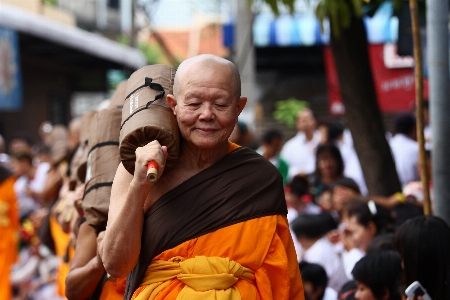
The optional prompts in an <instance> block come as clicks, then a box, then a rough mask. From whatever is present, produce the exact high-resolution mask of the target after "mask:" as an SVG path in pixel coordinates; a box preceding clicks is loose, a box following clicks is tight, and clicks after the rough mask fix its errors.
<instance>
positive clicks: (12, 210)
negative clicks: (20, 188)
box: [0, 166, 19, 299]
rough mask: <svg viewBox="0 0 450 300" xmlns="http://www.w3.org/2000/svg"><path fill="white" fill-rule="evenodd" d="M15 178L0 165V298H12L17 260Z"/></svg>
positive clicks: (17, 220)
mask: <svg viewBox="0 0 450 300" xmlns="http://www.w3.org/2000/svg"><path fill="white" fill-rule="evenodd" d="M14 182H15V178H14V177H13V176H12V174H11V172H10V171H9V170H7V169H6V168H5V167H3V166H0V299H12V286H11V281H10V276H11V266H12V265H13V264H14V263H15V262H16V260H17V254H18V251H19V249H18V228H19V211H18V207H17V199H16V195H15V192H14Z"/></svg>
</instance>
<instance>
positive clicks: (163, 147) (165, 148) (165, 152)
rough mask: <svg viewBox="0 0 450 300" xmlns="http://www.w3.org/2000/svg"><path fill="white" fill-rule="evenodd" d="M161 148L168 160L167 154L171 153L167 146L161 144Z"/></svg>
mask: <svg viewBox="0 0 450 300" xmlns="http://www.w3.org/2000/svg"><path fill="white" fill-rule="evenodd" d="M161 149H162V151H163V155H164V160H166V159H167V156H169V153H168V152H167V146H161Z"/></svg>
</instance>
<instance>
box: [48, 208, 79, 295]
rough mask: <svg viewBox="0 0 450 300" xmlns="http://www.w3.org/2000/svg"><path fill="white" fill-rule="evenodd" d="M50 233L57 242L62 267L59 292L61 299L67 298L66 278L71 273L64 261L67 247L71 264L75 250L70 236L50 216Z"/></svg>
mask: <svg viewBox="0 0 450 300" xmlns="http://www.w3.org/2000/svg"><path fill="white" fill-rule="evenodd" d="M50 232H51V234H52V237H53V240H54V241H55V252H56V256H58V257H59V259H60V265H59V268H58V275H57V279H56V283H57V292H58V295H60V296H61V297H65V296H66V277H67V274H69V271H70V264H69V263H68V262H65V261H64V260H63V258H64V256H65V255H66V253H67V247H70V249H69V262H70V259H72V257H73V254H74V252H75V251H74V249H73V247H72V246H69V244H70V234H69V233H65V232H64V231H63V230H62V228H61V225H60V224H59V223H58V221H57V220H56V218H55V217H54V216H50Z"/></svg>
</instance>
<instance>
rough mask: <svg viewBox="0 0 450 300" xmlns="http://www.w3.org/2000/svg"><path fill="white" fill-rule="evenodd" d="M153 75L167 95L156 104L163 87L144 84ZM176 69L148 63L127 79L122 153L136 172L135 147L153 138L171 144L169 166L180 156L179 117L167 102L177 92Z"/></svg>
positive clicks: (121, 134) (153, 80) (124, 164)
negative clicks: (155, 87)
mask: <svg viewBox="0 0 450 300" xmlns="http://www.w3.org/2000/svg"><path fill="white" fill-rule="evenodd" d="M146 77H148V78H151V79H152V83H158V84H160V85H161V86H162V87H163V89H164V91H165V93H164V96H163V97H162V98H160V99H158V100H156V101H155V102H153V103H152V104H150V105H148V107H147V104H148V103H149V102H150V101H153V100H155V97H156V96H157V95H158V94H159V93H160V91H158V90H155V89H151V88H150V87H148V86H145V87H143V88H140V89H139V87H141V86H142V85H144V83H145V78H146ZM174 77H175V69H173V68H171V67H168V66H165V65H151V66H145V67H143V68H141V69H139V70H137V71H136V72H134V73H133V74H131V76H130V78H129V79H128V81H127V86H126V87H127V88H126V95H127V96H128V95H130V93H132V92H133V91H135V90H136V89H137V90H136V91H135V92H133V93H132V94H131V95H130V96H129V97H128V98H127V99H126V100H125V103H124V106H123V110H122V125H121V126H122V128H121V130H120V157H121V160H122V164H123V166H124V167H125V169H126V170H127V171H128V172H130V174H134V164H135V161H136V154H135V150H136V148H138V147H142V146H145V145H146V144H148V143H149V142H151V141H153V140H158V141H159V142H160V143H161V144H162V145H164V146H167V152H168V157H167V167H168V168H170V166H171V163H172V162H173V161H174V160H175V159H176V158H178V154H179V145H180V134H179V130H178V124H177V121H176V118H175V116H174V114H173V112H172V110H171V109H170V108H169V106H168V105H167V102H166V96H167V94H172V93H173V81H174Z"/></svg>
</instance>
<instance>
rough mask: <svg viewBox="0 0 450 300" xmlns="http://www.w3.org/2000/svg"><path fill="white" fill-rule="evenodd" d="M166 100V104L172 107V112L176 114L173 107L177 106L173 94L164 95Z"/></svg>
mask: <svg viewBox="0 0 450 300" xmlns="http://www.w3.org/2000/svg"><path fill="white" fill-rule="evenodd" d="M166 101H167V105H169V107H170V109H172V111H173V114H174V115H176V113H175V107H176V106H177V99H176V98H175V96H174V95H172V94H168V95H167V97H166Z"/></svg>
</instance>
